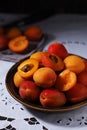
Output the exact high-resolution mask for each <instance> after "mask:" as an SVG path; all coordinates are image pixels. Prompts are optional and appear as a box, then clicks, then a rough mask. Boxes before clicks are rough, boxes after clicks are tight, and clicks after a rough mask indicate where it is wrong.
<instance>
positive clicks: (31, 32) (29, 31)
mask: <svg viewBox="0 0 87 130" xmlns="http://www.w3.org/2000/svg"><path fill="white" fill-rule="evenodd" d="M24 35H25V36H27V38H29V39H30V40H32V41H38V40H40V39H41V37H42V35H43V33H42V30H41V29H40V27H38V26H36V25H31V26H29V27H27V28H26V29H25V30H24Z"/></svg>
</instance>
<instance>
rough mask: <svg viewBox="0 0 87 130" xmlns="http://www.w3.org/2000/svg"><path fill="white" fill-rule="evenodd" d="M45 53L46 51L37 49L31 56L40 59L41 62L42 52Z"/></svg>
mask: <svg viewBox="0 0 87 130" xmlns="http://www.w3.org/2000/svg"><path fill="white" fill-rule="evenodd" d="M43 53H44V52H41V51H37V52H35V53H33V54H31V56H30V58H34V59H36V60H38V61H39V62H41V59H42V54H43Z"/></svg>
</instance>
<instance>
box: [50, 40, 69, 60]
mask: <svg viewBox="0 0 87 130" xmlns="http://www.w3.org/2000/svg"><path fill="white" fill-rule="evenodd" d="M48 52H49V53H53V54H55V55H57V56H58V57H60V58H62V59H64V58H65V57H67V56H68V50H67V49H66V48H65V46H64V45H63V44H61V43H59V42H53V43H52V44H50V45H49V46H48Z"/></svg>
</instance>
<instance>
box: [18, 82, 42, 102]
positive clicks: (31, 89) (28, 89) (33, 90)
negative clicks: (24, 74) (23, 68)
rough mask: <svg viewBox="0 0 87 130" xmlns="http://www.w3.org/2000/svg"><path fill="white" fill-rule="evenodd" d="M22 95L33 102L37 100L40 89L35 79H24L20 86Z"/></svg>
mask: <svg viewBox="0 0 87 130" xmlns="http://www.w3.org/2000/svg"><path fill="white" fill-rule="evenodd" d="M19 94H20V97H21V98H23V99H27V100H29V101H31V102H34V101H37V100H38V98H39V95H40V89H39V87H37V86H36V84H35V83H34V82H33V81H28V80H26V81H24V82H23V83H22V84H21V85H20V87H19Z"/></svg>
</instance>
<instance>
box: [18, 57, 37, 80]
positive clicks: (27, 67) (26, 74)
mask: <svg viewBox="0 0 87 130" xmlns="http://www.w3.org/2000/svg"><path fill="white" fill-rule="evenodd" d="M38 67H39V62H38V61H37V60H35V59H32V58H31V59H27V60H24V61H23V62H22V63H21V64H20V65H19V66H18V73H19V75H20V76H22V77H23V78H25V79H28V78H31V77H32V76H33V74H34V72H35V71H36V70H37V69H38Z"/></svg>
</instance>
